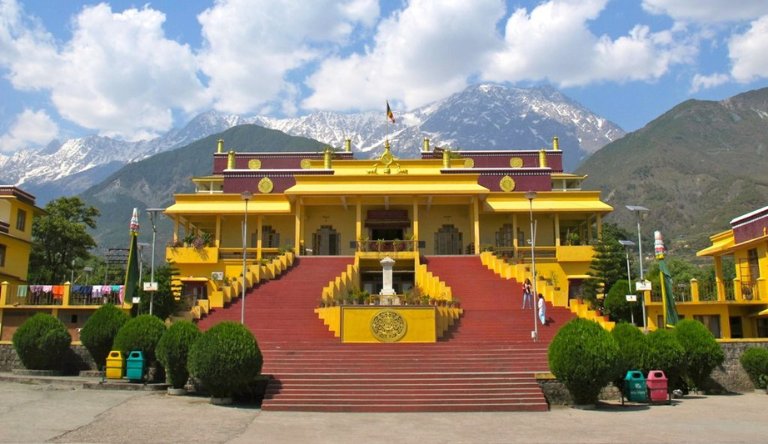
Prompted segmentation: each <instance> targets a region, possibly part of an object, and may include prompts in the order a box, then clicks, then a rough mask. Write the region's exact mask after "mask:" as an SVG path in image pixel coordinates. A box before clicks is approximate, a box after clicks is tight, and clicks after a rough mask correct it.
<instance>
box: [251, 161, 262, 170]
mask: <svg viewBox="0 0 768 444" xmlns="http://www.w3.org/2000/svg"><path fill="white" fill-rule="evenodd" d="M259 168H261V160H259V159H251V160H249V161H248V169H249V170H258V169H259Z"/></svg>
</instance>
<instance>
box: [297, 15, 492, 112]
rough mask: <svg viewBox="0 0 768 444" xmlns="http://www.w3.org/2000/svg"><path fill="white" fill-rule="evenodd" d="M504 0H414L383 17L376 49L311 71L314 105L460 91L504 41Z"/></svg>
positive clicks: (362, 104) (374, 102) (409, 99)
mask: <svg viewBox="0 0 768 444" xmlns="http://www.w3.org/2000/svg"><path fill="white" fill-rule="evenodd" d="M503 14H504V5H503V3H502V2H500V1H498V0H482V1H481V0H476V1H471V2H468V1H464V0H442V1H434V0H413V1H411V2H409V3H408V4H407V5H406V7H405V8H404V9H403V10H401V11H398V12H396V13H395V14H394V15H393V16H392V17H389V18H387V19H385V20H383V21H382V22H381V23H380V24H379V26H378V28H377V30H376V36H375V37H374V42H373V45H372V47H370V48H366V50H365V52H364V53H362V54H360V53H356V54H352V55H350V56H347V57H342V56H335V57H329V58H328V59H326V60H325V61H323V63H322V65H321V66H320V68H319V69H318V70H317V71H316V72H315V73H314V74H312V75H311V76H310V78H309V79H308V80H307V85H308V86H309V87H310V88H311V89H312V90H313V93H312V94H311V95H310V97H308V98H307V99H306V100H305V101H304V102H303V103H302V106H303V107H305V108H309V109H337V110H351V109H376V108H381V107H382V106H383V105H382V104H383V101H384V98H386V97H389V98H390V99H397V100H398V101H400V102H401V103H402V104H404V105H405V106H406V107H408V108H413V107H416V106H420V105H423V104H425V103H428V102H430V101H433V100H436V99H439V98H442V97H444V96H445V95H447V94H450V93H453V92H456V91H457V90H460V89H461V88H463V87H464V86H466V84H467V79H468V78H469V77H470V76H472V75H475V74H477V73H478V72H479V71H480V69H481V67H482V65H483V64H484V59H485V57H486V55H487V52H488V51H489V50H492V49H493V48H496V47H497V46H498V45H499V44H500V41H499V38H498V35H497V33H496V29H495V27H496V24H497V23H498V21H499V20H501V18H502V17H503Z"/></svg>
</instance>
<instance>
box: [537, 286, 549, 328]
mask: <svg viewBox="0 0 768 444" xmlns="http://www.w3.org/2000/svg"><path fill="white" fill-rule="evenodd" d="M537 304H538V307H539V320H540V321H541V325H547V304H546V303H545V302H544V296H543V295H542V294H541V293H539V301H538V303H537Z"/></svg>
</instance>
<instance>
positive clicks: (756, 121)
mask: <svg viewBox="0 0 768 444" xmlns="http://www.w3.org/2000/svg"><path fill="white" fill-rule="evenodd" d="M767 153H768V88H766V89H761V90H756V91H750V92H747V93H744V94H740V95H738V96H734V97H732V98H730V99H727V100H724V101H721V102H712V101H697V100H689V101H686V102H683V103H681V104H680V105H678V106H676V107H675V108H673V109H672V110H670V111H669V112H667V113H665V114H663V115H662V116H660V117H659V118H657V119H656V120H654V121H652V122H651V123H649V124H648V125H646V126H645V127H644V128H642V129H640V130H638V131H635V132H633V133H630V134H627V135H626V136H625V137H623V138H622V139H620V140H617V141H615V142H613V143H611V144H608V145H606V146H605V147H603V148H602V149H601V150H600V151H598V152H597V153H595V154H594V155H592V156H591V157H590V158H589V159H587V160H586V161H585V162H584V163H583V164H582V166H581V167H580V168H579V169H578V171H577V172H578V173H581V174H587V175H588V176H589V177H588V179H587V180H586V181H585V183H584V187H585V188H586V189H600V190H602V192H603V199H604V200H606V201H607V202H608V203H609V204H611V205H613V206H614V209H615V211H614V212H613V213H612V214H611V215H610V216H609V218H608V221H612V222H616V223H618V224H619V225H621V226H623V227H625V228H628V229H630V230H635V229H636V226H635V225H634V223H635V222H634V221H635V220H634V216H633V215H632V214H631V213H630V212H629V211H628V210H626V209H625V208H624V206H625V205H642V206H645V207H647V208H649V209H650V210H651V211H650V212H649V214H647V216H646V218H645V220H644V222H643V223H642V226H643V235H644V237H645V239H648V240H649V242H652V239H653V238H652V233H653V231H654V230H660V231H661V232H662V234H664V237H665V239H666V240H667V247H668V248H671V249H672V250H673V251H675V252H676V253H677V254H680V255H683V256H691V255H692V254H693V253H695V251H696V250H698V249H700V248H703V247H705V246H706V245H708V239H709V236H710V235H712V234H714V233H716V232H719V231H723V230H726V229H728V228H729V227H730V226H729V221H730V220H731V219H733V218H734V217H736V216H739V215H741V214H744V213H747V212H749V211H752V210H754V209H756V208H760V207H763V206H765V205H766V203H767V202H768V177H767V176H766V173H765V170H766V166H768V162H766V154H767ZM644 244H645V242H644Z"/></svg>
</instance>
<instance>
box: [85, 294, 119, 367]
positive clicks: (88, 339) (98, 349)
mask: <svg viewBox="0 0 768 444" xmlns="http://www.w3.org/2000/svg"><path fill="white" fill-rule="evenodd" d="M128 319H129V317H128V315H127V314H126V313H125V312H124V311H122V310H120V309H119V308H117V307H115V306H114V305H112V304H107V305H104V306H102V307H99V309H98V310H96V311H95V312H93V314H92V315H91V317H90V318H88V320H87V321H86V322H85V325H83V328H82V330H80V341H81V342H82V343H83V345H84V346H85V348H86V349H87V350H88V353H90V354H91V357H92V358H93V361H94V362H95V363H96V367H97V368H98V369H99V370H104V367H105V366H106V364H107V355H109V352H110V350H112V343H113V342H114V340H115V336H117V332H118V331H119V330H120V328H121V327H122V326H123V324H125V323H126V322H128Z"/></svg>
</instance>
